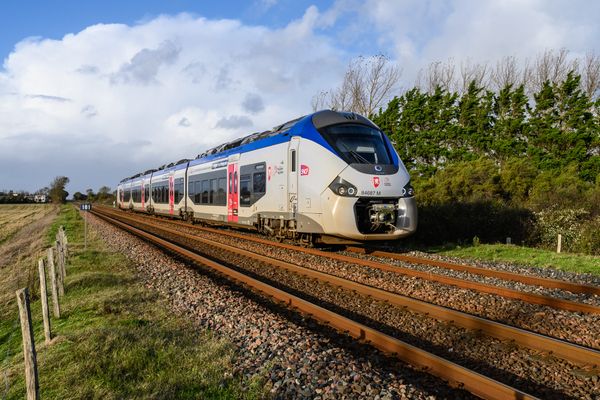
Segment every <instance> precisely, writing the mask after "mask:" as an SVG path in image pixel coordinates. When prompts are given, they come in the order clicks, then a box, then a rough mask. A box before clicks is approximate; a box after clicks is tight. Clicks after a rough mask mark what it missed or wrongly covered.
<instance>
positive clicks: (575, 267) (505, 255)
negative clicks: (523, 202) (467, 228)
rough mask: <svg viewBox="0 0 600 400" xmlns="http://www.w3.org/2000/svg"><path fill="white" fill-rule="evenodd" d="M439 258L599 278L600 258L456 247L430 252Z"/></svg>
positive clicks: (504, 248) (505, 247)
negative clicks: (586, 274) (585, 274)
mask: <svg viewBox="0 0 600 400" xmlns="http://www.w3.org/2000/svg"><path fill="white" fill-rule="evenodd" d="M430 252H432V253H437V254H440V255H447V256H452V257H461V258H470V259H478V260H489V261H504V262H510V263H515V264H522V265H530V266H534V267H541V268H547V267H552V268H556V269H561V270H564V271H570V272H579V273H582V272H585V273H590V274H595V275H600V257H597V256H588V255H581V254H570V253H560V254H558V253H556V252H553V251H548V250H541V249H534V248H529V247H520V246H516V245H504V244H480V245H477V246H464V247H461V246H456V247H453V248H443V249H435V250H432V251H430Z"/></svg>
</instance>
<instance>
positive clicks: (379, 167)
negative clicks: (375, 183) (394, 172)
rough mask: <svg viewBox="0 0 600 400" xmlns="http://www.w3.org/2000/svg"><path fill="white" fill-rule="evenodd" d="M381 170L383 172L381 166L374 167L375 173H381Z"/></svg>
mask: <svg viewBox="0 0 600 400" xmlns="http://www.w3.org/2000/svg"><path fill="white" fill-rule="evenodd" d="M382 170H383V168H381V165H376V166H375V171H377V172H381V171H382Z"/></svg>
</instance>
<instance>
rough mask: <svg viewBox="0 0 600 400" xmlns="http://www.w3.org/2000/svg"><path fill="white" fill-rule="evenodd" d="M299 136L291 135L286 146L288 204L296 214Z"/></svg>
mask: <svg viewBox="0 0 600 400" xmlns="http://www.w3.org/2000/svg"><path fill="white" fill-rule="evenodd" d="M299 147H300V138H298V137H293V138H292V139H291V140H290V145H289V148H288V181H287V187H288V206H289V211H290V212H291V213H293V214H294V217H295V216H296V212H297V211H298V155H299V154H298V149H299Z"/></svg>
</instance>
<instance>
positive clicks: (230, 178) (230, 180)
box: [229, 172, 233, 193]
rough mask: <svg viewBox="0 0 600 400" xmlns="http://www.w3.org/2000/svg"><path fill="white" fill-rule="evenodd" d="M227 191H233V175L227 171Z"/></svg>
mask: <svg viewBox="0 0 600 400" xmlns="http://www.w3.org/2000/svg"><path fill="white" fill-rule="evenodd" d="M229 193H233V177H232V176H231V172H230V173H229Z"/></svg>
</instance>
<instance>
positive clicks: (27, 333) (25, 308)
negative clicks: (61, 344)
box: [16, 288, 40, 400]
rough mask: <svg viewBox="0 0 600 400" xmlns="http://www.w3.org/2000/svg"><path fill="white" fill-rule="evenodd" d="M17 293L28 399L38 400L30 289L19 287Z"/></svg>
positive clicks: (38, 390)
mask: <svg viewBox="0 0 600 400" xmlns="http://www.w3.org/2000/svg"><path fill="white" fill-rule="evenodd" d="M16 294H17V302H18V303H19V319H20V320H21V333H22V335H23V358H24V359H25V383H26V385H27V400H37V399H39V397H40V387H39V383H38V372H37V362H36V355H35V343H34V340H33V327H32V325H31V311H30V308H29V290H28V289H27V288H23V289H19V290H17V291H16Z"/></svg>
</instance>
